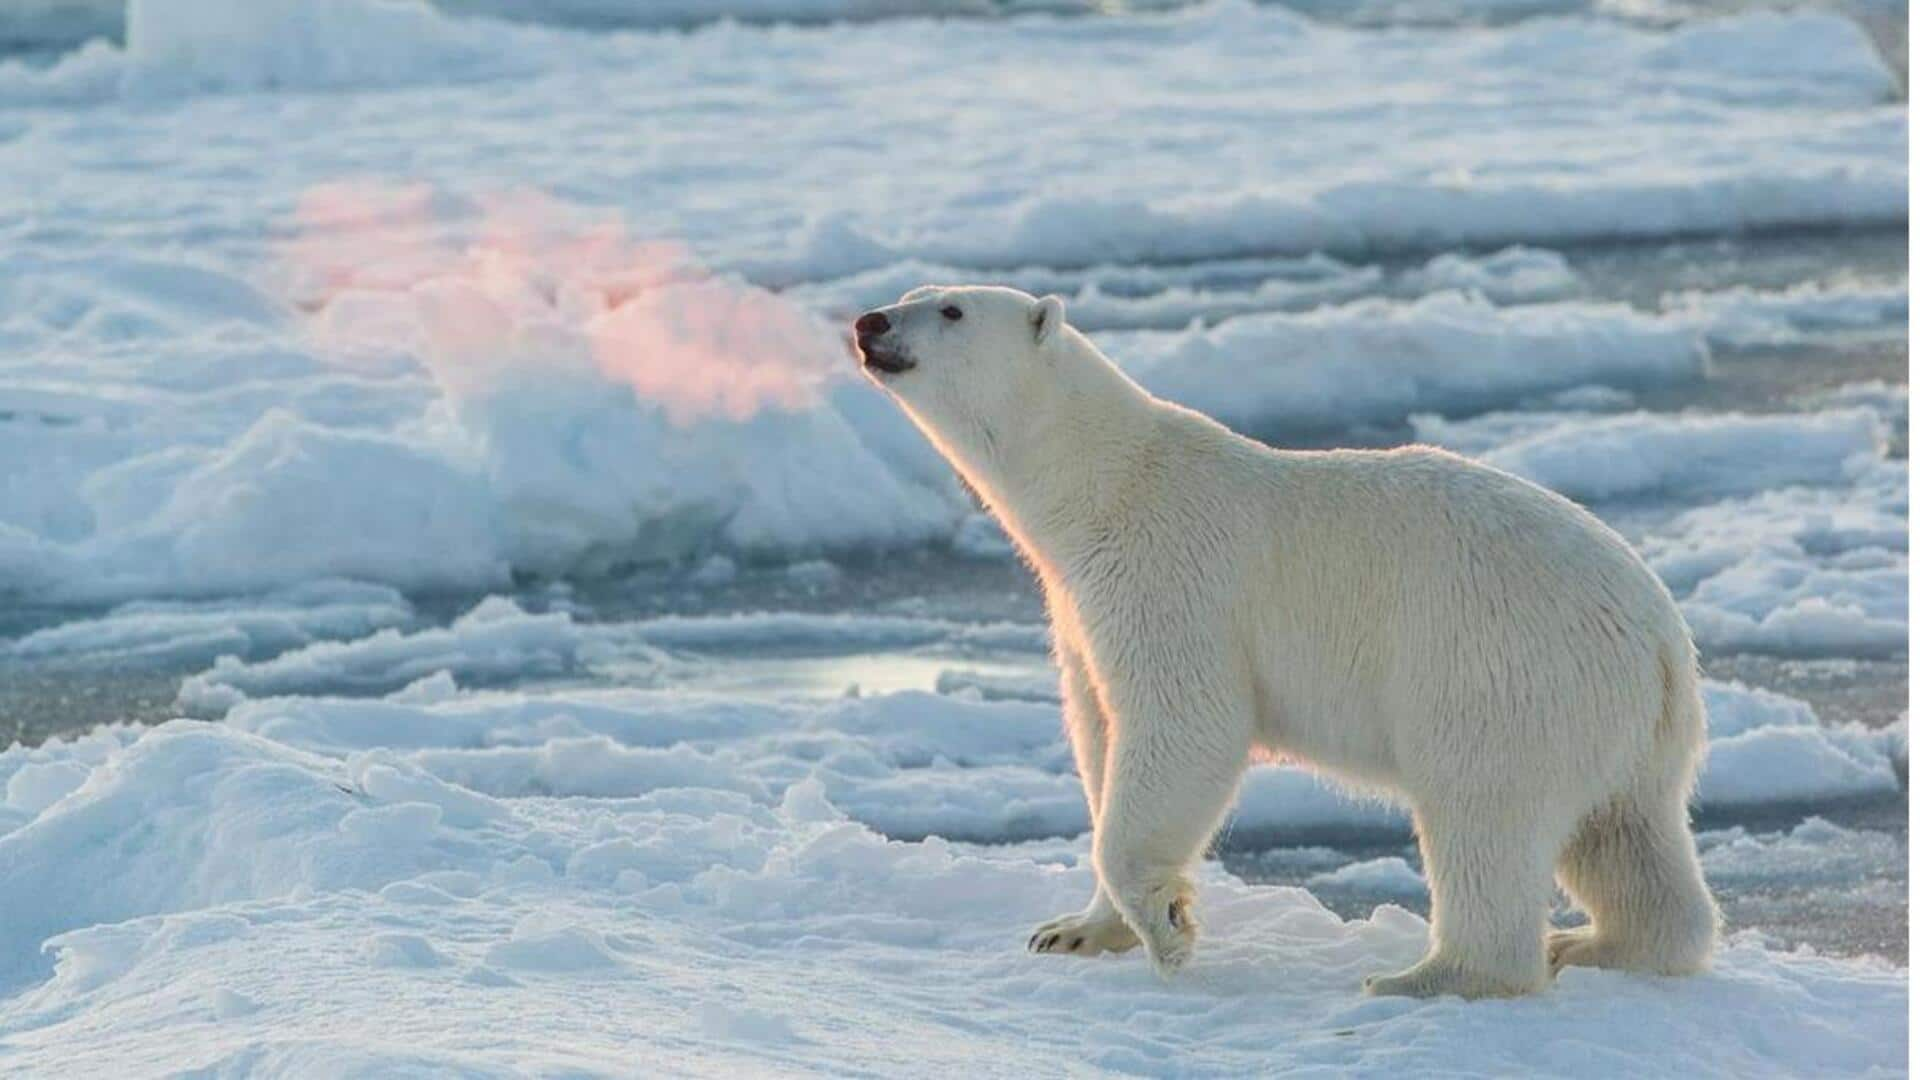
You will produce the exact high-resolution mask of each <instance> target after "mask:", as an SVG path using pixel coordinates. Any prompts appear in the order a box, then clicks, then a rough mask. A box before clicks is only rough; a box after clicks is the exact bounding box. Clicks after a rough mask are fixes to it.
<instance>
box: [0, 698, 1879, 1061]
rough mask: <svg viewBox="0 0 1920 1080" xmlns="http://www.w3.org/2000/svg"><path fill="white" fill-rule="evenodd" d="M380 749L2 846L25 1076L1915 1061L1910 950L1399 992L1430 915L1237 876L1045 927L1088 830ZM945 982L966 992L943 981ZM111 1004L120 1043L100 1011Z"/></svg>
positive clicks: (191, 754)
mask: <svg viewBox="0 0 1920 1080" xmlns="http://www.w3.org/2000/svg"><path fill="white" fill-rule="evenodd" d="M382 768H385V769H386V770H387V773H386V774H383V773H382V772H381V771H380V769H379V768H374V767H370V766H355V765H353V764H352V763H351V762H344V763H343V762H342V761H340V760H339V759H337V758H333V757H328V756H320V755H315V754H311V753H307V752H304V751H299V750H294V749H290V748H288V747H285V746H282V745H278V744H276V743H273V742H270V741H268V740H265V739H262V738H260V737H258V736H252V735H248V734H244V733H242V732H239V731H235V730H232V729H230V728H223V727H208V726H204V725H195V724H191V723H186V722H179V723H175V724H171V725H167V726H165V727H162V728H159V729H156V730H153V731H151V732H148V733H146V734H145V735H144V736H143V737H142V738H140V739H139V740H138V741H137V742H135V743H134V744H133V745H132V746H130V747H127V748H126V749H124V750H123V751H120V752H118V753H116V754H115V755H114V756H113V757H112V758H111V759H110V760H109V762H108V763H106V764H104V765H102V766H100V767H99V768H98V769H96V771H95V773H94V775H93V776H92V777H90V779H89V780H88V782H87V783H86V784H85V785H84V786H83V787H82V788H81V789H80V790H79V791H77V792H76V793H75V794H74V795H73V796H71V797H69V798H68V799H66V800H64V801H62V802H60V803H58V804H55V805H54V806H52V807H50V808H49V809H47V810H46V811H44V812H43V813H41V814H40V815H39V816H37V817H36V818H35V819H34V820H33V821H32V822H31V823H30V824H28V825H26V826H24V827H22V828H20V829H17V830H15V831H14V832H12V833H11V834H9V835H8V836H6V837H5V838H0V862H4V863H5V864H6V865H8V866H10V867H13V868H15V869H16V872H14V873H10V874H8V875H6V876H5V877H4V879H0V902H4V904H5V907H6V910H7V911H8V912H9V913H10V914H9V918H8V920H7V922H6V926H5V928H4V930H0V985H4V986H5V987H6V988H7V990H8V996H7V997H6V998H5V999H4V1000H0V1030H5V1031H7V1032H8V1033H9V1035H10V1036H12V1041H13V1044H14V1049H13V1057H12V1059H11V1064H13V1065H14V1066H16V1067H18V1068H20V1069H22V1070H24V1071H26V1072H32V1073H42V1072H56V1073H57V1072H101V1073H107V1072H116V1071H120V1070H121V1069H122V1067H123V1066H124V1065H125V1064H126V1063H128V1062H130V1061H134V1060H157V1059H159V1058H161V1057H164V1058H165V1059H166V1060H167V1061H168V1062H169V1063H170V1064H171V1065H173V1066H177V1067H181V1068H188V1069H201V1070H209V1071H215V1072H220V1071H256V1072H257V1071H293V1072H321V1073H329V1074H338V1073H342V1072H356V1071H357V1072H379V1073H391V1072H397V1071H414V1072H447V1071H453V1072H463V1073H471V1072H478V1071H509V1072H526V1071H535V1072H540V1071H567V1072H580V1073H601V1072H605V1073H619V1072H625V1071H630V1070H631V1069H632V1068H633V1067H634V1065H635V1063H636V1060H637V1059H636V1058H635V1056H634V1054H635V1046H636V1044H635V1043H634V1041H633V1033H634V1032H635V1031H645V1032H651V1033H654V1036H657V1037H650V1038H649V1039H648V1040H647V1041H646V1042H645V1044H644V1046H643V1047H642V1049H641V1054H642V1057H641V1058H640V1059H638V1060H640V1061H642V1062H643V1063H647V1064H651V1063H653V1062H654V1061H656V1060H658V1061H659V1063H661V1064H662V1065H665V1064H667V1063H668V1062H669V1061H671V1062H673V1063H677V1064H675V1065H674V1067H675V1068H692V1069H695V1070H701V1069H704V1068H708V1067H711V1068H713V1069H714V1070H716V1071H719V1070H725V1071H729V1072H737V1071H740V1070H745V1071H749V1072H755V1071H764V1070H775V1071H790V1070H800V1071H808V1072H812V1071H846V1070H848V1069H872V1070H874V1071H882V1072H891V1071H897V1070H899V1069H902V1068H908V1067H912V1068H918V1069H923V1070H925V1069H932V1070H934V1071H942V1072H945V1071H953V1072H974V1071H980V1070H983V1069H984V1070H987V1071H1023V1070H1028V1069H1031V1068H1032V1067H1033V1063H1034V1061H1035V1058H1034V1052H1035V1050H1034V1048H1035V1046H1036V1045H1041V1044H1043V1043H1044V1044H1050V1045H1052V1046H1053V1047H1054V1049H1055V1050H1056V1051H1057V1052H1058V1053H1059V1054H1060V1055H1061V1060H1071V1061H1073V1062H1076V1063H1077V1064H1078V1065H1079V1066H1081V1067H1090V1068H1092V1069H1095V1070H1100V1071H1113V1072H1124V1073H1128V1074H1135V1075H1138V1074H1152V1075H1159V1074H1172V1073H1176V1072H1177V1073H1181V1074H1193V1073H1195V1072H1202V1073H1207V1074H1219V1075H1244V1074H1246V1073H1249V1072H1258V1071H1268V1070H1272V1069H1275V1068H1286V1069H1296V1068H1298V1069H1315V1068H1317V1069H1324V1070H1337V1071H1340V1072H1342V1073H1356V1072H1357V1073H1362V1074H1378V1075H1388V1074H1403V1073H1405V1072H1407V1071H1419V1070H1420V1069H1422V1068H1425V1067H1428V1066H1430V1065H1431V1063H1432V1062H1433V1061H1434V1060H1435V1059H1436V1056H1443V1057H1444V1059H1445V1060H1447V1061H1449V1062H1450V1063H1452V1064H1454V1065H1455V1066H1457V1067H1459V1068H1461V1069H1464V1070H1469V1071H1473V1072H1476V1073H1528V1074H1536V1073H1540V1072H1555V1073H1567V1074H1572V1075H1617V1074H1619V1073H1620V1072H1621V1071H1629V1072H1658V1071H1667V1070H1672V1069H1675V1068H1679V1069H1682V1070H1684V1071H1686V1072H1688V1073H1690V1074H1694V1075H1729V1076H1734V1075H1753V1074H1755V1073H1757V1072H1768V1071H1785V1072H1793V1073H1819V1074H1822V1075H1833V1074H1862V1073H1868V1072H1872V1071H1875V1070H1879V1071H1885V1072H1893V1071H1897V1070H1898V1069H1900V1068H1901V1067H1902V1066H1903V1064H1904V1058H1903V1054H1904V1044H1905V1024H1906V1020H1905V1017H1906V978H1905V974H1904V973H1903V972H1900V971H1897V970H1894V969H1891V968H1888V967H1886V966H1884V965H1880V964H1877V963H1873V962H1868V961H1837V960H1827V959H1822V958H1819V957H1816V956H1812V955H1808V954H1789V953H1779V952H1771V951H1768V950H1767V949H1765V948H1764V947H1762V946H1761V945H1760V944H1759V943H1758V942H1757V941H1756V940H1753V939H1751V938H1745V937H1742V938H1736V939H1735V940H1733V941H1732V942H1730V943H1728V944H1727V945H1726V946H1725V947H1724V948H1723V949H1722V950H1721V952H1720V954H1719V956H1718V957H1717V958H1716V966H1715V969H1714V971H1713V972H1711V973H1709V974H1706V975H1703V976H1699V977H1695V978H1690V979H1685V980H1666V979H1646V978H1636V977H1631V976H1624V975H1619V974H1615V973H1608V972H1600V971H1590V970H1584V969H1582V970H1576V971H1570V972H1566V973H1563V974H1562V975H1561V976H1560V978H1559V979H1558V981H1557V985H1555V986H1554V987H1553V989H1552V990H1551V991H1550V992H1549V993H1548V994H1546V995H1545V996H1543V997H1540V998H1537V999H1532V1000H1527V1001H1519V1002H1490V1003H1478V1004H1467V1003H1464V1002H1461V1001H1458V1000H1440V1001H1430V1002H1419V1001H1410V1000H1372V999H1368V998H1366V997H1364V996H1362V995H1361V994H1360V992H1359V983H1360V979H1361V978H1362V977H1363V976H1365V975H1367V974H1370V973H1373V972H1376V971H1391V970H1396V969H1399V968H1401V967H1404V966H1405V965H1407V964H1409V963H1411V962H1413V961H1414V960H1416V959H1417V958H1418V957H1419V956H1420V955H1421V953H1422V952H1423V951H1424V949H1425V945H1426V931H1427V928H1426V924H1425V923H1424V922H1423V921H1422V920H1420V919H1419V918H1417V917H1415V916H1413V915H1410V914H1408V913H1407V912H1405V911H1403V910H1401V909H1399V908H1396V907H1393V906H1383V907H1381V908H1378V909H1376V911H1375V912H1374V913H1373V915H1372V916H1371V917H1370V918H1367V919H1364V920H1358V921H1353V922H1343V921H1342V920H1341V919H1339V918H1338V917H1336V916H1334V915H1333V914H1331V913H1329V912H1328V911H1327V910H1326V909H1325V908H1323V907H1322V906H1321V905H1320V904H1319V903H1318V902H1316V901H1315V900H1314V899H1313V897H1312V896H1311V895H1310V894H1309V893H1307V892H1306V891H1303V890H1300V889H1291V888H1271V887H1257V886H1248V885H1244V884H1242V883H1240V882H1239V881H1237V880H1236V879H1234V878H1232V877H1230V876H1229V875H1227V874H1226V873H1224V872H1223V871H1222V870H1220V869H1219V868H1218V867H1217V866H1214V865H1208V866H1205V867H1203V868H1202V871H1201V875H1200V884H1199V889H1200V895H1199V902H1200V905H1201V909H1202V911H1203V912H1204V913H1205V916H1206V936H1205V938H1204V940H1203V943H1202V946H1201V949H1200V952H1199V954H1198V956H1197V958H1196V960H1195V962H1194V963H1193V965H1192V966H1191V967H1190V968H1189V969H1188V970H1187V971H1185V972H1183V973H1182V975H1181V977H1180V978H1178V979H1175V980H1173V981H1171V982H1166V981H1161V980H1158V979H1156V978H1154V977H1153V976H1152V974H1151V973H1150V972H1149V971H1148V970H1147V969H1146V967H1145V965H1144V964H1142V963H1141V962H1140V961H1139V959H1138V957H1137V956H1134V957H1117V958H1109V959H1106V960H1102V961H1098V962H1093V963H1083V962H1061V961H1057V960H1049V959H1047V958H1034V957H1031V956H1027V955H1025V954H1023V953H1022V951H1021V948H1020V945H1021V942H1022V941H1023V940H1024V937H1025V934H1026V932H1027V930H1028V929H1029V928H1030V927H1031V926H1032V925H1033V924H1035V923H1036V922H1038V921H1040V920H1042V919H1044V918H1047V917H1050V916H1052V915H1055V914H1057V913H1059V912H1062V911H1068V910H1075V909H1077V908H1078V907H1079V906H1080V905H1081V904H1082V903H1083V902H1084V900H1085V897H1086V895H1087V893H1088V891H1089V889H1090V888H1091V884H1092V875H1091V873H1090V871H1089V869H1088V867H1087V860H1086V855H1085V850H1084V846H1082V845H1066V844H1059V843H1056V844H1051V845H1045V844H1042V845H1028V846H1025V847H1021V848H1000V849H968V848H962V847H960V846H957V845H954V844H951V843H948V842H946V841H942V840H937V839H935V840H926V841H922V842H912V843H903V842H899V841H893V840H887V839H884V838H883V837H881V836H880V835H878V834H876V833H874V832H872V831H870V830H869V829H867V828H865V827H863V826H861V825H858V824H855V823H853V822H850V821H847V820H846V819H844V818H843V817H841V816H840V815H839V814H838V813H837V812H836V811H835V809H834V808H833V806H832V805H831V804H830V803H829V801H828V799H827V797H826V796H825V794H824V793H823V791H822V789H821V788H820V786H819V785H817V784H815V783H813V782H811V781H803V782H800V783H797V784H795V785H794V786H793V787H792V788H790V789H789V790H788V793H787V794H786V796H785V797H784V798H783V799H782V800H781V801H780V802H779V803H778V804H776V805H772V806H768V805H762V804H758V803H756V802H754V801H752V800H750V799H748V798H745V797H743V796H741V795H739V794H735V793H729V792H724V791H715V790H710V789H704V788H693V787H690V788H680V789H674V790H667V791H659V792H654V793H651V794H648V795H644V796H641V797H638V798H630V799H616V800H590V801H585V802H580V801H553V800H534V801H529V802H527V803H526V805H525V806H524V808H523V809H522V808H516V807H515V806H514V805H512V804H511V803H510V802H499V801H495V800H490V799H487V798H486V797H485V796H481V795H477V794H471V793H468V794H466V795H464V796H462V799H463V800H464V802H463V803H462V802H456V800H454V799H452V798H450V797H449V795H450V793H451V792H452V791H454V790H456V789H451V788H434V787H433V786H432V785H431V784H429V783H428V782H427V780H426V779H425V778H424V777H421V776H413V777H412V778H411V779H408V780H407V781H406V782H405V783H397V782H393V781H391V780H381V779H379V777H381V776H383V775H387V774H392V775H395V776H399V775H401V774H399V773H397V772H395V770H394V766H392V765H391V764H388V765H385V766H382ZM449 807H453V808H454V809H449ZM456 810H457V811H458V812H456ZM130 838H137V842H134V841H133V840H131V839H130ZM43 943H44V948H45V952H44V953H43V952H42V948H43ZM288 957H297V958H299V968H300V978H299V979H298V980H288V979H287V978H286V975H285V972H286V958H288ZM929 970H939V971H942V972H945V973H946V977H947V978H948V979H950V980H958V981H959V982H960V983H961V984H963V985H966V986H967V987H969V988H970V989H969V993H968V997H967V1001H966V1002H965V1003H964V1006H955V1005H953V1004H952V1003H951V1001H950V1000H949V998H941V999H939V1000H935V999H933V998H928V997H926V995H925V994H924V991H925V989H926V986H927V983H926V977H925V972H927V971H929ZM713 971H720V972H724V973H725V978H724V979H723V980H713V979H709V978H705V977H701V978H699V979H692V978H691V976H690V975H689V973H698V972H713ZM949 997H950V996H949ZM588 998H590V999H591V1000H592V1001H593V1002H594V1003H595V1007H594V1008H591V1009H582V1008H580V1007H579V1002H580V1001H581V1000H583V999H588ZM1141 1016H1178V1017H1180V1022H1179V1023H1178V1024H1177V1025H1175V1026H1172V1027H1166V1028H1165V1029H1164V1030H1163V1029H1162V1027H1161V1026H1157V1025H1148V1026H1147V1027H1145V1028H1142V1027H1141V1026H1140V1024H1139V1023H1138V1020H1137V1018H1138V1017H1141ZM1113 1017H1119V1018H1122V1019H1118V1020H1113V1019H1103V1018H1113ZM1196 1017H1198V1019H1197V1020H1196ZM1127 1018H1133V1019H1127ZM1729 1018H1733V1022H1729ZM983 1021H985V1022H984V1023H983ZM102 1023H110V1024H111V1025H112V1031H113V1032H114V1037H113V1038H111V1039H100V1038H90V1037H86V1036H85V1035H84V1031H85V1030H97V1028H96V1025H98V1024H102ZM1196 1024H1198V1025H1199V1027H1197V1028H1196V1026H1195V1025H1196ZM1628 1027H1630V1028H1631V1029H1632V1030H1633V1031H1634V1032H1635V1033H1636V1034H1635V1038H1634V1039H1633V1040H1631V1041H1630V1043H1622V1042H1621V1041H1620V1040H1619V1039H1618V1033H1619V1032H1620V1031H1621V1030H1623V1029H1626V1028H1628ZM856 1028H857V1029H858V1030H862V1031H865V1032H868V1033H869V1034H871V1035H872V1036H873V1038H871V1039H863V1040H856V1041H854V1042H849V1041H848V1040H847V1039H845V1038H844V1037H843V1033H844V1032H845V1031H846V1030H849V1029H856ZM395 1030H405V1031H406V1032H407V1037H406V1039H405V1040H404V1042H401V1041H399V1040H395V1039H393V1038H392V1036H391V1033H392V1032H393V1031H395ZM1329 1032H1333V1033H1335V1034H1334V1035H1332V1036H1329V1034H1328V1033H1329ZM1196 1035H1199V1036H1201V1038H1199V1039H1196ZM668 1046H670V1047H671V1049H670V1050H669V1049H667V1047H668ZM1050 1052H1051V1051H1050ZM703 1063H704V1064H703Z"/></svg>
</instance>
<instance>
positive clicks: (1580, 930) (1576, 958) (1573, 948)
mask: <svg viewBox="0 0 1920 1080" xmlns="http://www.w3.org/2000/svg"><path fill="white" fill-rule="evenodd" d="M1596 944H1597V943H1596V942H1595V940H1594V933H1593V927H1591V926H1578V927H1575V928H1573V929H1572V930H1555V931H1554V932H1553V933H1551V934H1548V935H1547V967H1549V968H1550V969H1552V970H1553V971H1554V973H1556V974H1558V973H1559V971H1560V969H1561V968H1563V967H1605V966H1607V965H1606V964H1605V963H1603V962H1602V959H1601V957H1600V956H1599V955H1598V950H1597V949H1596V948H1595V945H1596Z"/></svg>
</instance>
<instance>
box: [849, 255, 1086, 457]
mask: <svg viewBox="0 0 1920 1080" xmlns="http://www.w3.org/2000/svg"><path fill="white" fill-rule="evenodd" d="M854 336H855V339H856V341H857V343H858V345H859V348H860V361H861V366H862V367H864V368H865V369H866V372H867V376H868V377H869V378H871V379H872V380H873V381H874V382H876V383H878V384H879V385H880V386H881V387H882V388H884V389H885V390H886V391H887V392H888V393H891V394H892V395H893V396H894V397H896V398H898V399H899V401H900V403H901V404H902V405H903V406H905V407H906V410H907V412H908V414H909V415H911V416H912V417H913V419H914V420H915V421H916V422H917V423H918V424H919V425H920V427H921V428H922V429H923V430H925V431H926V432H927V434H928V435H930V436H932V437H933V439H934V441H935V442H937V443H939V444H940V445H941V448H942V449H943V450H945V451H947V453H948V455H949V456H950V457H951V456H954V454H955V453H958V454H960V455H961V456H963V457H968V458H977V457H978V456H979V454H978V452H979V451H982V450H985V449H988V448H990V447H992V446H993V445H994V443H995V441H996V439H997V438H999V437H1000V436H1001V435H1003V434H1004V433H1005V432H1006V429H1007V428H1008V427H1009V426H1012V425H1018V424H1023V423H1024V424H1032V423H1035V422H1040V423H1044V420H1043V419H1041V418H1040V417H1038V416H1036V410H1044V408H1045V406H1046V403H1047V402H1048V401H1050V400H1052V398H1053V397H1054V393H1053V391H1054V388H1055V386H1056V385H1057V383H1058V380H1059V378H1060V371H1059V370H1058V369H1059V366H1060V362H1061V360H1062V358H1063V357H1064V356H1065V355H1066V354H1069V353H1071V352H1072V351H1073V350H1072V349H1071V348H1069V347H1067V339H1068V338H1070V337H1077V335H1072V334H1071V333H1070V332H1069V331H1068V330H1067V328H1066V305H1065V304H1064V303H1062V302H1061V300H1060V298H1059V297H1057V296H1047V297H1038V298H1036V297H1033V296H1029V295H1027V294H1026V293H1023V292H1021V291H1019V290H1018V289H1007V288H1001V287H999V286H986V285H968V286H952V287H948V286H937V285H927V286H922V287H921V288H918V289H915V290H913V291H912V292H909V293H907V294H906V295H905V296H903V297H901V298H900V302H899V303H897V304H893V305H891V306H889V307H883V308H878V309H875V310H873V311H869V312H867V313H866V314H865V315H862V316H860V318H859V319H858V320H857V321H855V323H854Z"/></svg>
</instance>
